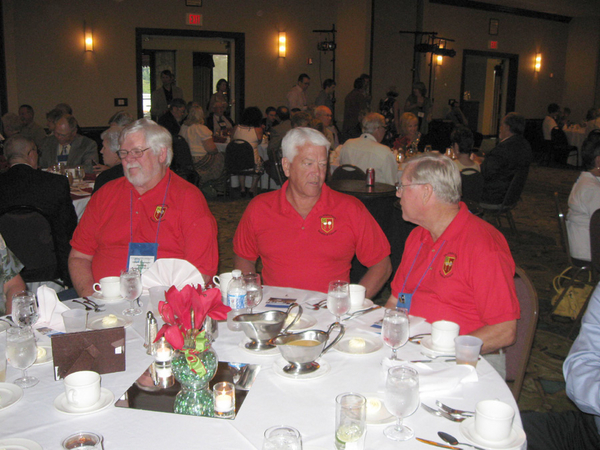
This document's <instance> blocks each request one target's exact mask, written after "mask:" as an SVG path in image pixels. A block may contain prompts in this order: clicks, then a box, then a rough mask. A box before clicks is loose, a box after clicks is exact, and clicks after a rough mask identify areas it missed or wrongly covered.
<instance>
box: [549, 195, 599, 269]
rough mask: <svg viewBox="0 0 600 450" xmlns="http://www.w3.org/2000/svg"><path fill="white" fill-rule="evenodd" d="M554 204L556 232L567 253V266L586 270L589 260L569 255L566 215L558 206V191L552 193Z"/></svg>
mask: <svg viewBox="0 0 600 450" xmlns="http://www.w3.org/2000/svg"><path fill="white" fill-rule="evenodd" d="M554 204H555V206H556V218H557V220H558V233H559V234H560V240H561V243H562V246H563V249H564V250H565V252H566V253H567V261H568V263H569V266H571V267H577V268H585V269H586V270H588V267H589V261H583V260H579V259H577V260H576V259H574V258H573V257H572V256H571V246H570V245H569V234H568V232H567V223H566V220H567V218H566V216H565V214H564V213H563V211H562V208H561V207H560V200H559V198H558V192H555V193H554ZM590 232H591V222H590Z"/></svg>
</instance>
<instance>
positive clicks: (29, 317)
mask: <svg viewBox="0 0 600 450" xmlns="http://www.w3.org/2000/svg"><path fill="white" fill-rule="evenodd" d="M11 314H12V319H13V321H14V322H15V323H16V324H17V325H19V326H20V327H29V326H31V325H33V324H35V323H36V322H37V320H38V319H39V318H40V314H39V312H38V304H37V299H36V298H35V295H34V294H33V293H32V292H29V291H22V292H19V293H18V294H17V295H15V296H14V297H13V300H12V313H11Z"/></svg>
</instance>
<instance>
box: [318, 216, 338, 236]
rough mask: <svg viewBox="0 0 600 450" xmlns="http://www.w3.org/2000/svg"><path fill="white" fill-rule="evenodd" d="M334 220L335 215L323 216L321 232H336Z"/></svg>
mask: <svg viewBox="0 0 600 450" xmlns="http://www.w3.org/2000/svg"><path fill="white" fill-rule="evenodd" d="M334 222H335V219H334V217H333V216H323V217H321V229H320V230H319V232H321V233H322V234H332V233H333V232H334Z"/></svg>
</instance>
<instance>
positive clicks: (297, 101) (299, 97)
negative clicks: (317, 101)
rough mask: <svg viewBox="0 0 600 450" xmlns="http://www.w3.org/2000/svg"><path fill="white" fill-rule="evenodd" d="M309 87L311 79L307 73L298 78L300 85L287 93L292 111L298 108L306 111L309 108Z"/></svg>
mask: <svg viewBox="0 0 600 450" xmlns="http://www.w3.org/2000/svg"><path fill="white" fill-rule="evenodd" d="M309 86H310V77H309V76H308V75H307V74H305V73H301V74H300V76H299V77H298V83H297V84H296V86H294V87H293V88H292V89H291V90H290V92H288V93H287V100H288V108H290V111H291V110H292V109H295V108H298V109H300V110H301V111H305V110H306V108H307V106H308V104H307V100H306V91H307V89H308V87H309Z"/></svg>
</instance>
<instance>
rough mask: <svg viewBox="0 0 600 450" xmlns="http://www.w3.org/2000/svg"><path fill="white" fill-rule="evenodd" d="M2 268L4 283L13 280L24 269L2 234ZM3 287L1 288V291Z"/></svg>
mask: <svg viewBox="0 0 600 450" xmlns="http://www.w3.org/2000/svg"><path fill="white" fill-rule="evenodd" d="M0 264H1V265H2V266H1V267H0V270H1V271H2V272H1V273H2V284H4V283H6V282H7V281H10V280H12V279H13V278H14V277H16V276H17V275H18V274H19V273H20V272H21V270H22V269H23V264H21V261H19V259H18V258H17V257H16V256H15V254H14V253H13V252H11V251H10V249H9V248H8V247H7V246H6V243H5V242H4V238H3V237H2V236H0ZM1 291H2V288H0V292H1Z"/></svg>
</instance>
